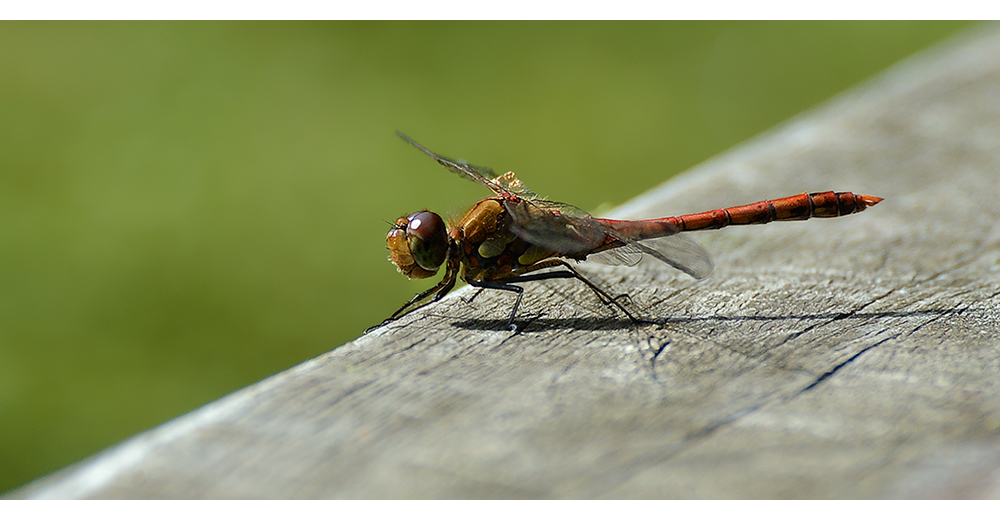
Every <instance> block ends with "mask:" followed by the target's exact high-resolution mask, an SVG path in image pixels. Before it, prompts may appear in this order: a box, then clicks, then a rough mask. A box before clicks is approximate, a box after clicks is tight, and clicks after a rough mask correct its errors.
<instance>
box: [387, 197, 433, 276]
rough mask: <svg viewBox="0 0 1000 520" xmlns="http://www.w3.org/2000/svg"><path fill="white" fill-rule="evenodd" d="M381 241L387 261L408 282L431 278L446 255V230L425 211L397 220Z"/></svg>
mask: <svg viewBox="0 0 1000 520" xmlns="http://www.w3.org/2000/svg"><path fill="white" fill-rule="evenodd" d="M385 241H386V247H387V248H388V249H389V261H390V262H392V263H393V264H395V265H396V269H398V270H399V272H400V273H402V274H404V275H406V277H408V278H412V279H416V278H427V277H430V276H434V274H435V273H437V271H438V268H439V267H441V264H443V263H444V261H445V258H446V257H447V256H448V233H447V227H446V226H445V224H444V221H443V220H441V217H439V216H438V215H437V214H436V213H431V212H430V211H427V210H424V211H418V212H416V213H411V214H410V215H409V216H407V217H400V218H399V219H397V220H396V224H395V225H393V227H392V229H390V230H389V234H388V235H387V236H386V239H385Z"/></svg>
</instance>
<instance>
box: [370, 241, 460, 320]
mask: <svg viewBox="0 0 1000 520" xmlns="http://www.w3.org/2000/svg"><path fill="white" fill-rule="evenodd" d="M445 265H446V268H445V272H444V278H442V279H441V281H440V282H438V284H437V285H435V286H434V287H431V288H430V289H427V290H426V291H423V292H421V293H420V294H418V295H416V296H414V297H413V298H411V299H410V301H408V302H406V304H405V305H403V306H402V307H400V308H399V310H397V311H396V312H394V313H392V316H389V317H388V318H386V319H385V320H383V321H382V323H379V324H378V325H375V326H374V327H368V328H367V329H365V332H364V334H368V333H369V332H371V331H373V330H375V329H377V328H379V327H381V326H383V325H385V324H387V323H389V322H391V321H395V320H396V319H397V318H399V317H400V316H403V315H404V314H408V313H410V312H413V311H415V310H417V309H419V308H421V307H423V306H425V305H430V304H432V303H434V302H436V301H438V300H440V299H441V298H444V295H446V294H448V292H449V291H451V290H452V289H453V288H454V287H455V280H456V279H457V278H458V269H459V267H460V266H461V263H460V261H459V260H458V259H457V258H454V259H453V258H449V259H448V261H447V263H446V264H445ZM431 295H433V297H432V298H431V299H430V300H427V301H425V302H422V303H421V301H422V300H424V299H426V298H427V297H428V296H431Z"/></svg>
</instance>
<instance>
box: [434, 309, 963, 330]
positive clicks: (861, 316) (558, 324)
mask: <svg viewBox="0 0 1000 520" xmlns="http://www.w3.org/2000/svg"><path fill="white" fill-rule="evenodd" d="M961 312H962V311H961V310H956V309H939V310H922V311H885V312H856V313H850V312H820V313H798V314H784V315H778V316H740V315H735V316H685V317H660V318H647V319H644V320H643V321H641V322H639V323H634V322H632V321H631V320H629V319H627V318H580V317H576V318H547V317H523V318H519V319H518V320H516V321H515V322H514V323H515V324H516V325H517V327H518V332H538V331H543V330H580V331H585V330H590V331H613V330H626V329H635V328H643V327H649V326H659V327H662V326H666V325H678V324H686V323H690V324H693V323H730V324H732V323H740V322H746V323H749V322H780V321H803V320H816V321H839V320H881V319H886V318H913V317H920V316H927V317H935V318H936V317H944V316H948V315H952V314H959V313H961ZM451 325H452V326H454V327H458V328H461V329H466V330H490V331H500V330H506V325H507V320H504V319H477V318H471V319H464V320H458V321H453V322H451Z"/></svg>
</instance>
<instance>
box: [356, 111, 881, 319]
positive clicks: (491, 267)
mask: <svg viewBox="0 0 1000 520" xmlns="http://www.w3.org/2000/svg"><path fill="white" fill-rule="evenodd" d="M396 134H397V135H399V137H401V138H402V139H403V140H404V141H406V142H407V143H409V144H411V145H413V147H415V148H416V149H417V150H420V151H421V152H423V153H424V154H425V155H427V156H429V157H430V158H431V159H434V160H435V161H437V163H438V164H440V165H441V166H444V167H445V168H446V169H448V170H449V171H451V172H454V173H456V174H458V175H459V176H460V177H463V178H465V179H468V180H470V181H473V182H476V183H479V184H482V185H483V186H485V187H487V188H489V189H490V191H492V192H493V196H492V197H488V198H485V199H483V200H481V201H480V202H478V203H476V204H475V205H474V206H473V207H472V209H470V210H469V211H468V213H466V214H465V216H464V217H462V219H461V220H457V221H453V222H452V223H451V225H445V222H444V220H443V219H442V218H441V217H440V216H439V215H438V214H436V213H432V212H430V211H428V210H426V209H425V210H422V211H417V212H415V213H411V214H410V215H408V216H405V217H400V218H399V219H397V220H396V222H395V224H393V225H392V229H390V230H389V233H388V235H387V236H386V247H387V249H388V250H389V260H390V261H391V262H392V263H393V264H395V266H396V269H397V270H398V271H399V272H400V273H401V274H403V275H405V276H406V277H407V278H410V279H422V278H429V277H432V276H434V275H435V274H437V272H438V271H439V270H440V268H441V266H444V276H443V277H442V278H441V281H440V282H438V284H437V285H435V286H434V287H431V288H430V289H427V290H426V291H423V292H421V293H419V294H417V295H415V296H414V297H413V298H412V299H411V300H410V301H409V302H407V303H406V304H405V305H403V306H402V307H400V308H399V310H397V311H396V312H394V313H393V314H392V315H391V316H389V317H388V318H387V319H386V320H385V321H383V322H382V323H380V324H379V325H376V326H375V327H372V328H370V329H368V331H371V330H373V329H376V328H378V327H381V326H383V325H386V324H388V323H390V322H392V321H394V320H396V319H398V318H400V317H402V316H404V315H406V314H409V313H410V312H412V311H414V310H416V309H419V308H421V307H423V306H425V305H429V304H431V303H434V302H437V301H439V300H440V299H441V298H443V297H444V296H445V295H446V294H448V292H449V291H451V290H452V289H453V288H454V287H455V283H456V281H457V280H458V279H459V278H461V279H462V280H463V281H465V282H466V283H468V284H469V285H471V286H473V287H477V288H479V291H478V292H476V294H475V295H473V297H472V298H475V297H476V296H478V295H479V293H480V292H482V290H484V289H496V290H502V291H509V292H513V293H516V296H517V297H516V300H515V301H514V305H513V307H512V308H511V310H510V314H509V315H508V317H507V322H506V327H507V328H508V329H509V330H512V331H516V330H517V327H516V325H515V324H514V318H515V317H516V315H517V311H518V308H519V307H520V305H521V298H522V297H523V295H524V289H523V288H522V287H521V286H520V285H519V284H522V283H525V282H533V281H540V280H550V279H558V278H564V279H569V278H572V279H576V280H579V281H580V282H582V283H583V284H584V285H586V286H587V287H588V288H589V289H590V290H591V291H593V293H594V294H596V295H597V297H598V298H599V299H600V301H601V302H602V303H604V304H605V305H606V306H608V307H614V308H616V309H618V310H619V311H621V312H622V313H623V314H625V316H627V317H628V318H629V319H630V320H631V321H632V322H633V323H637V322H642V321H643V320H639V319H637V318H636V317H635V316H633V314H632V313H631V312H629V310H628V309H627V308H626V307H625V306H624V305H623V304H622V303H621V302H620V301H619V300H621V299H623V297H625V298H627V296H626V295H622V296H619V297H612V296H610V295H609V294H608V293H607V292H606V291H605V290H604V289H602V288H601V287H599V286H598V285H597V284H595V283H593V282H591V281H590V280H588V279H587V278H586V277H585V276H583V275H582V274H580V272H579V271H577V269H576V268H574V267H573V266H572V265H570V263H569V262H567V260H576V261H584V260H588V261H595V262H598V263H604V264H611V265H628V266H634V265H636V264H638V263H639V261H640V260H641V259H642V258H643V257H644V256H649V257H652V258H654V259H656V260H659V261H661V262H663V263H665V264H667V265H669V266H671V267H674V268H676V269H679V270H680V271H682V272H684V273H687V274H689V275H691V276H693V277H694V278H696V279H701V278H704V277H706V276H708V275H709V273H711V272H712V269H713V264H712V260H711V258H710V257H709V254H708V252H706V251H705V250H704V249H703V248H702V247H701V246H699V245H698V244H697V243H695V242H694V241H693V240H691V239H688V238H686V237H684V236H682V235H680V233H682V232H687V231H695V230H703V229H719V228H723V227H727V226H742V225H748V224H766V223H768V222H776V221H785V220H806V219H809V218H832V217H839V216H844V215H850V214H853V213H859V212H861V211H864V210H865V208H867V207H869V206H874V205H875V204H878V203H879V202H881V201H882V198H880V197H874V196H871V195H859V194H857V193H851V192H833V191H824V192H817V193H803V194H800V195H794V196H791V197H784V198H780V199H775V200H764V201H761V202H755V203H753V204H746V205H743V206H734V207H730V208H724V209H715V210H711V211H705V212H702V213H693V214H690V215H682V216H679V217H663V218H655V219H647V220H612V219H605V218H596V217H593V216H591V215H589V214H588V213H587V212H585V211H583V210H582V209H579V208H577V207H575V206H571V205H569V204H565V203H562V202H553V201H549V200H546V199H543V198H542V197H539V196H538V195H537V194H535V193H534V192H532V191H531V190H529V189H528V188H527V187H525V186H524V184H523V183H522V182H521V180H520V179H518V178H517V176H516V175H515V174H514V172H507V173H505V174H503V175H497V174H496V173H495V172H494V171H493V170H492V169H490V168H487V167H483V166H475V165H472V164H469V163H467V162H465V161H462V160H455V159H449V158H447V157H445V156H443V155H439V154H437V153H434V152H432V151H430V150H428V149H427V148H425V147H424V146H422V145H421V144H419V143H417V142H416V141H414V140H413V139H410V138H409V137H407V136H406V135H404V134H403V133H401V132H398V131H397V132H396ZM471 300H472V299H469V300H467V301H471ZM368 331H366V332H368Z"/></svg>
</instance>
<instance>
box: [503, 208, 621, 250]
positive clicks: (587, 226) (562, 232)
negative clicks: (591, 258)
mask: <svg viewBox="0 0 1000 520" xmlns="http://www.w3.org/2000/svg"><path fill="white" fill-rule="evenodd" d="M504 208H505V209H506V210H507V214H508V215H510V217H511V221H512V222H511V226H510V229H511V231H513V232H514V234H516V235H517V236H519V237H521V238H523V239H524V240H525V241H526V242H528V243H529V244H534V245H536V246H540V247H543V248H546V249H548V250H550V251H554V252H556V253H559V254H562V255H578V254H580V253H588V252H590V251H593V250H594V249H595V248H597V247H598V246H600V245H601V244H603V243H604V240H605V238H606V237H607V234H608V228H607V227H606V226H604V225H603V224H602V223H601V222H598V221H597V220H595V219H594V218H593V217H591V216H590V215H589V214H588V213H587V212H586V211H583V210H582V209H580V208H577V207H576V206H571V205H569V204H563V203H561V202H551V201H547V200H513V201H504Z"/></svg>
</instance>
